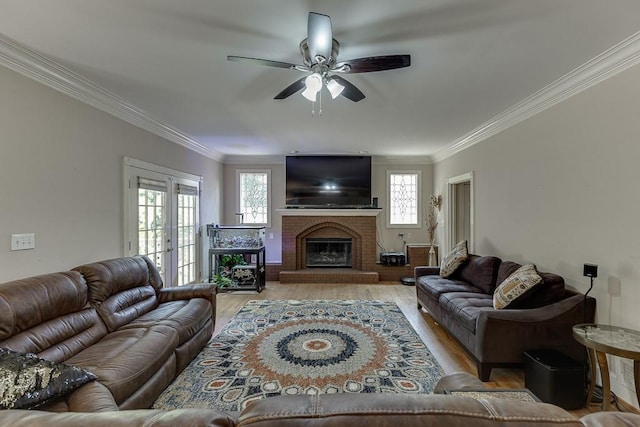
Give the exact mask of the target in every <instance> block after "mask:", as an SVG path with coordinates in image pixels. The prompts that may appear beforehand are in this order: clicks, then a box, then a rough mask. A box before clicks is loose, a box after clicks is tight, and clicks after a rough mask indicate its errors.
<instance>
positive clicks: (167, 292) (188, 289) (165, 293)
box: [158, 283, 218, 321]
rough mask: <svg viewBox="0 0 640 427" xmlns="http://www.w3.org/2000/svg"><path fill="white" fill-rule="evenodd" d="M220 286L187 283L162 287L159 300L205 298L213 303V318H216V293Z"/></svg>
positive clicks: (161, 301) (162, 301)
mask: <svg viewBox="0 0 640 427" xmlns="http://www.w3.org/2000/svg"><path fill="white" fill-rule="evenodd" d="M217 293H218V287H217V286H216V285H214V284H208V283H206V284H202V285H187V286H178V287H174V288H162V289H160V292H159V293H158V301H159V302H160V303H161V304H162V303H164V302H170V301H177V300H185V299H191V298H205V299H207V300H209V302H210V303H211V315H212V319H213V320H214V321H215V319H216V294H217Z"/></svg>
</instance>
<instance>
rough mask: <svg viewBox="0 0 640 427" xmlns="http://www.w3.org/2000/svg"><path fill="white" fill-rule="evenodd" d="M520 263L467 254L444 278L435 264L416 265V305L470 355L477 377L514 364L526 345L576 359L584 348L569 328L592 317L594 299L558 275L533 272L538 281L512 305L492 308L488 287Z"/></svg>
mask: <svg viewBox="0 0 640 427" xmlns="http://www.w3.org/2000/svg"><path fill="white" fill-rule="evenodd" d="M519 267H521V265H520V264H517V263H515V262H511V261H503V260H501V259H500V258H497V257H493V256H479V255H469V258H468V259H467V261H465V263H464V264H463V265H461V266H460V267H459V268H458V269H457V270H456V271H455V273H454V274H453V275H452V276H451V277H449V278H442V277H440V276H439V272H440V270H439V268H438V267H416V268H415V283H416V293H417V299H418V310H420V309H421V308H422V307H424V308H425V309H426V310H427V311H428V312H429V314H430V315H431V316H432V317H433V318H434V320H436V321H437V322H438V323H439V324H440V325H442V326H444V327H445V328H446V329H447V330H448V331H449V332H450V333H451V334H452V335H453V336H454V337H455V338H456V339H457V340H458V342H460V344H462V346H463V347H464V348H465V349H467V350H468V351H469V353H470V354H471V355H472V356H473V357H474V358H475V360H476V362H477V367H478V376H479V377H480V379H481V380H482V381H489V378H490V376H491V369H492V368H494V367H498V366H511V365H520V364H522V363H523V361H524V359H523V356H524V352H525V351H526V350H538V349H553V350H557V351H559V352H561V353H564V354H566V355H567V356H569V357H571V358H573V359H575V360H578V361H582V360H584V359H585V349H584V347H583V346H582V345H580V344H579V343H578V342H577V341H576V340H575V339H573V334H572V327H573V325H576V324H578V323H583V322H593V319H594V316H595V308H596V300H595V299H594V298H591V297H588V298H587V300H586V305H585V300H584V295H583V294H580V293H577V292H574V291H572V290H570V289H567V288H565V283H564V279H563V278H562V277H561V276H559V275H557V274H553V273H543V272H538V274H539V275H540V276H541V277H542V279H543V283H542V284H541V285H538V286H537V287H536V288H534V291H532V292H531V293H529V294H527V295H526V297H524V298H522V299H521V300H518V303H517V304H512V305H509V307H508V308H505V309H501V310H496V309H494V308H493V292H494V290H495V289H496V286H497V285H499V284H500V283H502V281H503V280H504V279H506V278H507V277H508V276H509V275H510V274H512V273H513V272H514V271H516V270H517V269H518V268H519Z"/></svg>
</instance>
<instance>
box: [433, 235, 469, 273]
mask: <svg viewBox="0 0 640 427" xmlns="http://www.w3.org/2000/svg"><path fill="white" fill-rule="evenodd" d="M468 257H469V252H468V251H467V241H466V240H461V241H459V242H458V243H457V244H456V245H455V246H454V247H453V249H451V252H449V253H448V254H446V255H445V256H444V257H442V264H441V265H440V277H445V278H446V277H449V276H451V275H452V274H453V273H454V272H455V271H456V269H457V268H458V267H460V266H461V265H462V263H463V262H465V261H466V260H467V258H468Z"/></svg>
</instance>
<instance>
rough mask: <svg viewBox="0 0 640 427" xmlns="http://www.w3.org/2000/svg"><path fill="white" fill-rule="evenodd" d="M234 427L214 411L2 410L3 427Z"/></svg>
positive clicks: (232, 423) (1, 426)
mask: <svg viewBox="0 0 640 427" xmlns="http://www.w3.org/2000/svg"><path fill="white" fill-rule="evenodd" d="M34 426H47V427H86V426H91V427H125V426H127V427H173V426H192V427H233V426H235V420H234V419H233V418H232V417H231V416H230V415H229V414H226V413H224V412H220V411H216V410H214V409H175V410H173V411H160V410H153V409H136V410H127V411H108V412H95V413H92V412H64V413H55V412H45V411H34V410H21V409H11V410H6V411H2V415H1V416H0V427H34Z"/></svg>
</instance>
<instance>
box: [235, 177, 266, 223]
mask: <svg viewBox="0 0 640 427" xmlns="http://www.w3.org/2000/svg"><path fill="white" fill-rule="evenodd" d="M236 181H237V187H236V188H237V189H238V198H237V200H238V204H237V212H238V213H239V214H242V223H243V224H261V225H266V226H267V227H269V226H270V223H271V221H270V220H271V218H270V214H269V205H270V203H269V200H270V193H271V191H270V186H271V171H270V170H262V171H255V170H254V171H248V170H237V171H236Z"/></svg>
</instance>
